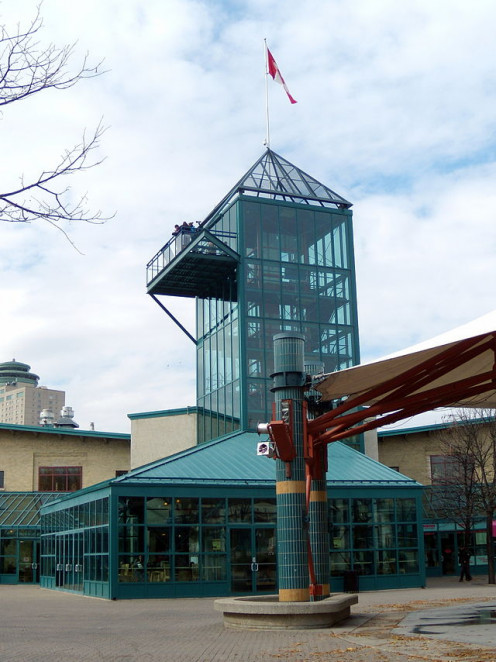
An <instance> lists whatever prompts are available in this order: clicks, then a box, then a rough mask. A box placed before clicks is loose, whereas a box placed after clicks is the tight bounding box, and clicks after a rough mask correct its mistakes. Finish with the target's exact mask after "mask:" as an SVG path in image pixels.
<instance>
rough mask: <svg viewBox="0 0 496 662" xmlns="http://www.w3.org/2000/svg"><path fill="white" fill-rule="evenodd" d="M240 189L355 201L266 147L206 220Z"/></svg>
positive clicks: (322, 202)
mask: <svg viewBox="0 0 496 662" xmlns="http://www.w3.org/2000/svg"><path fill="white" fill-rule="evenodd" d="M239 193H241V194H246V195H254V196H257V197H265V198H271V199H274V200H287V201H290V202H298V203H301V204H308V205H317V206H321V207H328V206H333V207H338V208H340V209H348V208H349V207H351V202H349V201H348V200H346V199H345V198H343V197H341V196H340V195H338V194H337V193H335V192H334V191H333V190H331V189H330V188H329V187H328V186H325V185H324V184H321V183H320V182H319V181H317V180H316V179H315V177H312V176H311V175H309V174H307V173H306V172H304V171H303V170H301V169H300V168H298V167H297V166H295V165H293V164H292V163H290V162H289V161H287V160H286V159H284V158H283V157H282V156H279V154H276V152H273V151H272V150H271V149H267V150H266V151H265V153H264V154H263V155H262V156H261V157H260V158H259V159H258V161H257V162H256V163H255V164H254V165H253V166H252V167H251V168H250V169H249V170H248V172H247V173H245V174H244V175H243V177H242V178H241V179H240V180H239V181H238V183H237V184H235V186H233V188H232V189H231V190H230V191H229V193H228V194H227V195H226V196H225V197H224V198H223V199H222V200H221V202H220V203H219V204H218V205H217V206H216V207H215V209H214V210H213V211H212V212H211V213H210V214H209V216H208V217H207V219H206V220H205V221H204V222H206V221H208V220H209V219H210V218H212V216H215V215H216V214H217V213H218V212H219V211H220V210H221V209H222V208H223V207H224V206H225V205H226V204H228V203H229V202H230V200H231V199H232V198H233V197H234V196H235V195H236V194H239Z"/></svg>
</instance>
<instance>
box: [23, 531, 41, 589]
mask: <svg viewBox="0 0 496 662" xmlns="http://www.w3.org/2000/svg"><path fill="white" fill-rule="evenodd" d="M38 554H39V550H38V542H37V541H36V540H19V583H20V584H35V583H37V582H39V567H40V564H39V558H38Z"/></svg>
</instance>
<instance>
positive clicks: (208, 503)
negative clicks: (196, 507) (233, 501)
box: [202, 499, 226, 524]
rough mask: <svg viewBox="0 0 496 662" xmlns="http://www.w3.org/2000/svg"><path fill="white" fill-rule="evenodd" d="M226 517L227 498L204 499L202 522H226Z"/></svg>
mask: <svg viewBox="0 0 496 662" xmlns="http://www.w3.org/2000/svg"><path fill="white" fill-rule="evenodd" d="M225 519H226V500H225V499H202V522H203V523H204V524H216V523H221V522H225Z"/></svg>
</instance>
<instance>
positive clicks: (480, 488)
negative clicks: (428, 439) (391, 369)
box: [442, 409, 496, 584]
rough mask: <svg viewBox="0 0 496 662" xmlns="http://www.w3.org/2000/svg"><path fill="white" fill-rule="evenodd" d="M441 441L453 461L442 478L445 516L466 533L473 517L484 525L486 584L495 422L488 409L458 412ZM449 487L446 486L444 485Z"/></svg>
mask: <svg viewBox="0 0 496 662" xmlns="http://www.w3.org/2000/svg"><path fill="white" fill-rule="evenodd" d="M448 423H449V425H448V428H447V429H446V432H445V436H444V439H443V441H442V444H443V447H444V451H445V454H446V455H447V456H448V457H451V458H452V460H453V471H452V472H449V473H451V476H447V477H446V483H447V485H446V488H447V489H446V492H445V495H446V501H445V504H444V505H445V507H443V510H444V511H445V514H447V512H449V510H450V508H451V510H452V512H453V514H454V513H458V517H459V518H461V519H462V520H463V519H464V520H465V521H464V522H463V521H462V527H463V529H464V531H465V532H466V534H467V535H466V538H465V544H466V545H467V546H468V543H469V538H468V533H469V531H470V529H471V524H472V522H473V520H474V516H475V515H481V514H482V515H483V516H484V518H485V522H486V550H487V558H488V578H489V583H490V584H494V583H496V580H495V572H494V544H493V532H492V525H493V516H494V512H495V510H496V418H495V412H494V411H493V410H492V409H462V410H459V411H457V413H455V414H453V415H452V416H450V417H449V419H448ZM448 483H449V485H448Z"/></svg>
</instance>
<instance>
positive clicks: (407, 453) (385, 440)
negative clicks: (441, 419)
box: [378, 424, 446, 485]
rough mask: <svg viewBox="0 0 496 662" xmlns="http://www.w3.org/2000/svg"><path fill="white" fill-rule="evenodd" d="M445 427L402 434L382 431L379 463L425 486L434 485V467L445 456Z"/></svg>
mask: <svg viewBox="0 0 496 662" xmlns="http://www.w3.org/2000/svg"><path fill="white" fill-rule="evenodd" d="M445 428H446V424H438V425H429V426H424V427H417V428H405V429H403V430H394V431H384V430H380V431H379V434H378V440H379V444H378V447H379V457H378V459H379V462H381V464H385V465H386V466H387V467H392V468H394V469H396V470H397V471H399V472H400V473H402V474H403V475H405V476H408V477H409V478H413V479H414V480H416V481H417V482H419V483H422V485H431V484H432V465H433V464H434V465H435V463H436V459H435V458H439V457H441V456H442V452H443V451H442V444H441V435H442V431H443V430H444V429H445Z"/></svg>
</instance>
